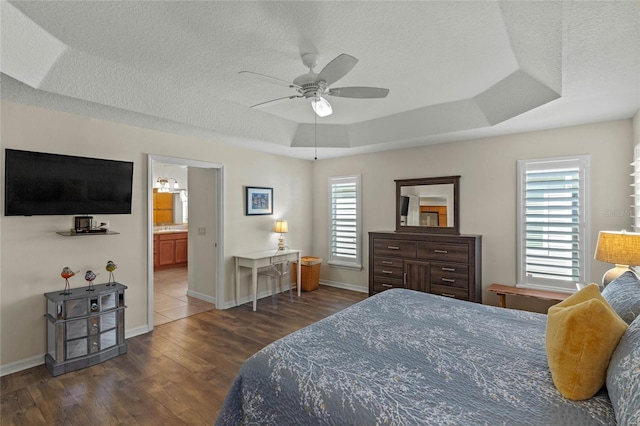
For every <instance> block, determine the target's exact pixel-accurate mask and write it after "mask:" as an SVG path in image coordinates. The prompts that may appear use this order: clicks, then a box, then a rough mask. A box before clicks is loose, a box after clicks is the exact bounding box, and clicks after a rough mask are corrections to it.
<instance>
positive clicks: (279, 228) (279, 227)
mask: <svg viewBox="0 0 640 426" xmlns="http://www.w3.org/2000/svg"><path fill="white" fill-rule="evenodd" d="M288 231H289V225H288V224H287V221H286V220H276V229H275V232H278V233H280V234H286V233H287V232H288Z"/></svg>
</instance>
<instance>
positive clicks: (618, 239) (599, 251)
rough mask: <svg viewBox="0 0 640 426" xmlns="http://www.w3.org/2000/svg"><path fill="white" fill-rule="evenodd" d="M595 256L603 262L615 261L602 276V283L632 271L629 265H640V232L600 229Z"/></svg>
mask: <svg viewBox="0 0 640 426" xmlns="http://www.w3.org/2000/svg"><path fill="white" fill-rule="evenodd" d="M595 258H596V259H597V260H599V261H601V262H607V263H614V264H615V265H616V266H615V267H614V268H612V269H609V270H608V271H607V272H606V273H605V274H604V276H603V277H602V285H603V286H604V287H606V286H607V284H609V283H610V282H611V281H613V280H614V279H616V278H617V277H618V276H620V275H622V274H623V273H625V272H626V271H630V269H629V266H638V265H640V233H637V232H626V231H618V232H616V231H600V234H599V235H598V245H597V246H596V255H595Z"/></svg>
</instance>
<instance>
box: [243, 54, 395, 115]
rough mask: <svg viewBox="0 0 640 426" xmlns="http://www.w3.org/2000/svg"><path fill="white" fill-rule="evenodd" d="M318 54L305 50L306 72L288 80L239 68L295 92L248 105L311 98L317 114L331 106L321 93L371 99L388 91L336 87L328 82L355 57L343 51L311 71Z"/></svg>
mask: <svg viewBox="0 0 640 426" xmlns="http://www.w3.org/2000/svg"><path fill="white" fill-rule="evenodd" d="M319 57H320V55H318V54H317V53H305V54H303V55H302V63H304V65H305V66H307V67H308V68H309V72H308V73H306V74H302V75H301V76H298V77H296V78H295V79H294V80H293V82H292V83H290V82H288V81H286V80H282V79H280V78H277V77H271V76H269V75H265V74H260V73H257V72H253V71H240V72H239V74H245V73H246V74H254V75H259V76H262V77H266V78H269V79H272V80H276V81H278V82H282V83H286V84H287V85H288V86H289V88H291V89H295V90H296V92H297V94H295V95H291V96H284V97H282V98H277V99H271V100H270V101H266V102H261V103H259V104H255V105H251V108H255V107H259V106H262V105H266V104H270V103H272V102H278V101H283V100H288V99H296V98H305V99H311V107H312V108H313V110H314V111H315V113H316V114H317V115H318V116H319V117H326V116H328V115H331V113H332V112H333V109H332V108H331V104H330V103H329V101H327V100H326V99H325V98H324V96H337V97H341V98H358V99H373V98H384V97H386V96H387V95H388V94H389V89H383V88H379V87H358V86H355V87H339V88H330V87H329V86H330V85H332V84H333V83H335V82H336V81H338V80H340V79H341V78H342V77H344V76H345V75H346V74H347V73H348V72H349V71H351V69H352V68H353V67H354V66H355V65H356V64H357V63H358V59H357V58H354V57H353V56H351V55H347V54H346V53H343V54H341V55H338V56H337V57H335V58H334V59H333V60H332V61H331V62H329V63H328V64H327V65H326V66H325V67H324V68H323V69H322V71H320V72H319V73H316V72H314V71H313V69H314V68H315V67H316V66H317V65H318V60H319Z"/></svg>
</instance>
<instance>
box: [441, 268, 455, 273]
mask: <svg viewBox="0 0 640 426" xmlns="http://www.w3.org/2000/svg"><path fill="white" fill-rule="evenodd" d="M441 269H442V270H443V271H447V272H455V271H456V268H441Z"/></svg>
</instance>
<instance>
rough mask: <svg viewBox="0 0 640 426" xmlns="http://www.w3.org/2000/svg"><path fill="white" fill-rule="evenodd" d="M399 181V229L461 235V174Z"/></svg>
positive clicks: (397, 218)
mask: <svg viewBox="0 0 640 426" xmlns="http://www.w3.org/2000/svg"><path fill="white" fill-rule="evenodd" d="M395 182H396V232H424V233H430V234H453V235H458V234H460V185H459V184H460V176H440V177H429V178H416V179H397V180H396V181H395Z"/></svg>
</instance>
